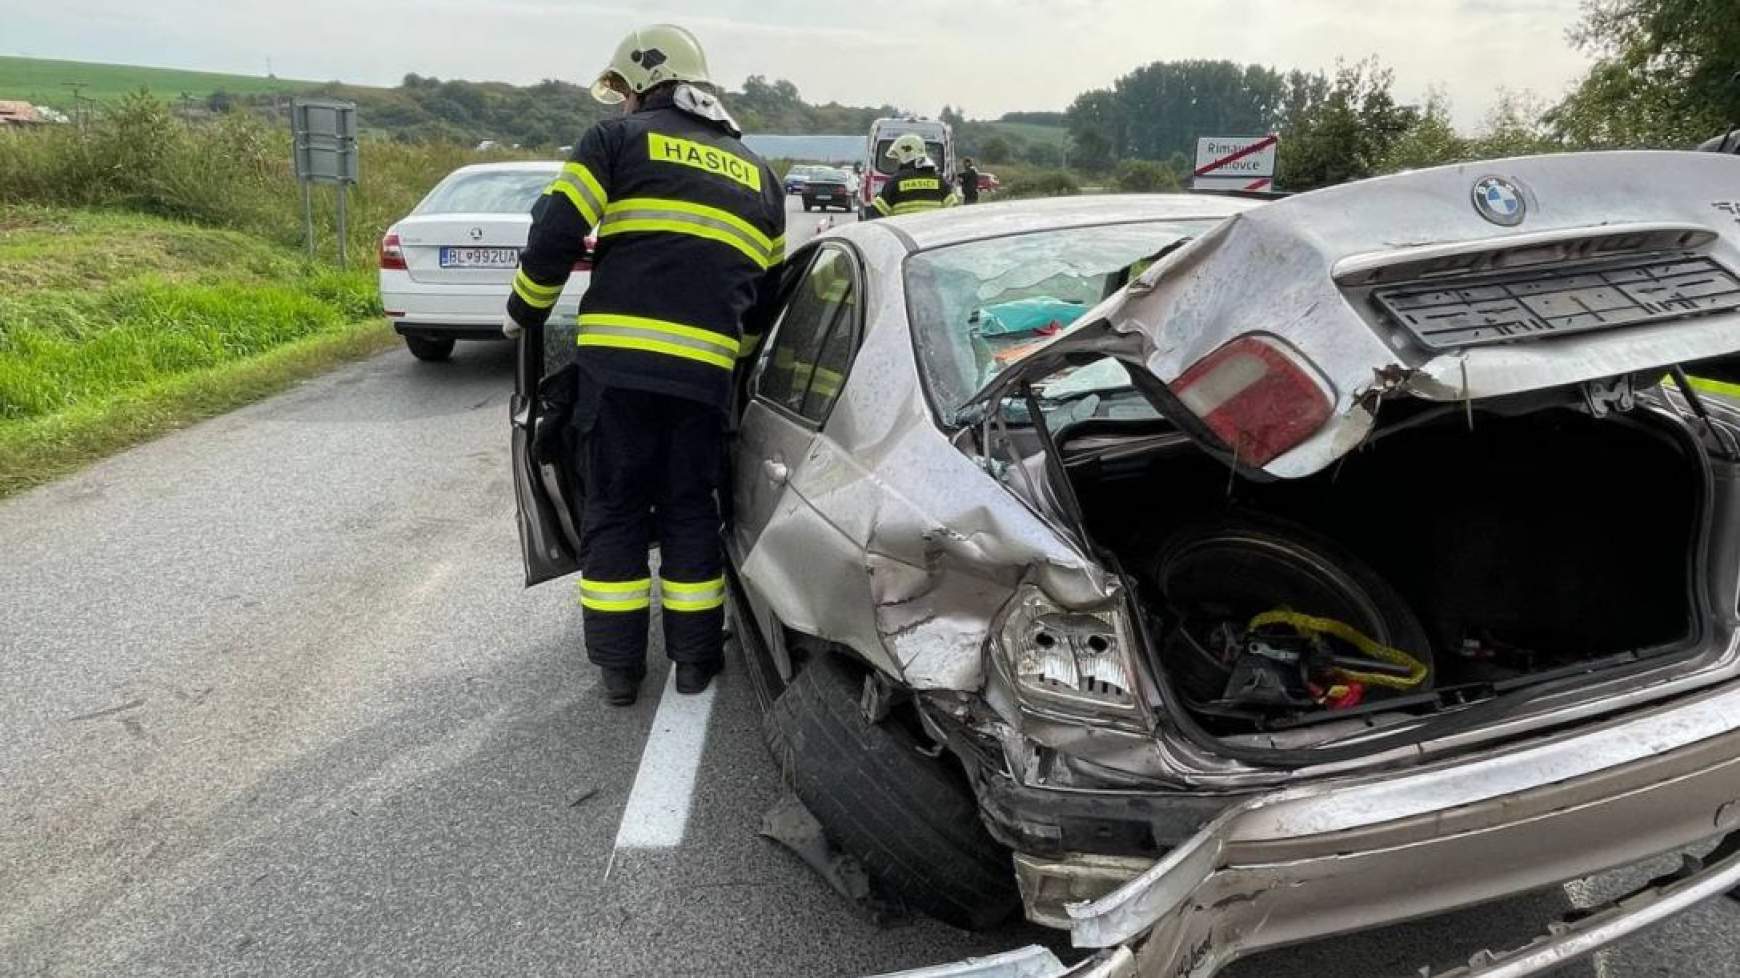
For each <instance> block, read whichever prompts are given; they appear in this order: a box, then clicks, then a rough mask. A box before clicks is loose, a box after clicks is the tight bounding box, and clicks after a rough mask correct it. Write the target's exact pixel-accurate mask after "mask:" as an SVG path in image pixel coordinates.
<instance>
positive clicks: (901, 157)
mask: <svg viewBox="0 0 1740 978" xmlns="http://www.w3.org/2000/svg"><path fill="white" fill-rule="evenodd" d="M928 152H930V150H928V149H926V148H925V145H924V140H923V139H922V138H920V136H919V135H918V133H915V132H909V133H907V134H906V135H904V136H901V137H899V138H897V139H895V140H894V144H893V145H892V146H889V147H888V152H887V154H886V155H887V157H888V158H889V159H891V160H893V161H894V162H896V163H902V164H904V163H917V162H918V161H919V160H922V159H924V157H925V154H926V153H928Z"/></svg>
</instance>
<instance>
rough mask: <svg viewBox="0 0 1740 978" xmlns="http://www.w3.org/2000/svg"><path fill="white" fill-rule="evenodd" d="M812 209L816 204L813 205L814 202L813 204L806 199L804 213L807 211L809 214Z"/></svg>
mask: <svg viewBox="0 0 1740 978" xmlns="http://www.w3.org/2000/svg"><path fill="white" fill-rule="evenodd" d="M812 210H815V205H813V204H811V203H810V202H809V201H807V200H806V201H804V213H805V214H808V213H809V212H810V211H812Z"/></svg>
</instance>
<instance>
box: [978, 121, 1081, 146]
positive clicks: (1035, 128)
mask: <svg viewBox="0 0 1740 978" xmlns="http://www.w3.org/2000/svg"><path fill="white" fill-rule="evenodd" d="M985 125H987V126H989V127H990V128H992V129H995V130H996V131H998V132H1001V133H1005V134H1007V135H1010V136H1018V137H1020V138H1021V139H1024V140H1026V141H1027V142H1029V143H1035V144H1038V145H1041V146H1054V147H1058V148H1060V149H1061V148H1062V147H1063V144H1064V142H1065V141H1067V140H1068V139H1069V130H1068V129H1065V128H1064V127H1062V126H1041V125H1038V124H1035V123H1031V122H987V123H985Z"/></svg>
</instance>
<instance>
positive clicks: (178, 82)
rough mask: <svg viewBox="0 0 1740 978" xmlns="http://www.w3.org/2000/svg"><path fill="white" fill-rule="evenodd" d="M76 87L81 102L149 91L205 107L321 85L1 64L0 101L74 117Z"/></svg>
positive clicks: (31, 62)
mask: <svg viewBox="0 0 1740 978" xmlns="http://www.w3.org/2000/svg"><path fill="white" fill-rule="evenodd" d="M73 84H77V85H79V86H80V88H79V93H80V96H81V97H83V98H87V99H96V100H97V101H110V100H113V99H117V98H120V97H121V96H122V95H126V94H129V93H132V92H137V91H139V90H140V89H145V90H146V91H149V92H150V93H151V94H153V95H155V96H157V97H158V98H160V99H163V100H164V101H166V102H175V101H176V100H178V99H180V98H181V96H182V95H183V94H186V95H188V96H190V97H192V98H195V99H199V100H200V101H204V100H205V99H206V97H207V96H209V95H211V94H212V93H213V92H220V91H221V92H228V93H230V94H232V95H253V94H261V93H270V92H299V91H304V90H306V89H310V88H314V87H316V86H317V85H318V84H320V83H319V82H310V81H293V80H289V79H284V78H262V77H260V76H258V75H224V74H217V73H215V72H209V71H182V70H180V69H177V68H147V67H144V66H142V65H116V64H97V63H93V62H87V61H51V60H48V59H44V58H12V57H4V58H0V99H20V100H23V101H26V102H29V103H31V104H33V105H47V106H52V107H53V108H57V109H60V110H62V111H65V112H68V113H70V112H72V111H73V109H74V108H75V102H76V99H74V97H73V89H72V88H71V87H70V86H71V85H73Z"/></svg>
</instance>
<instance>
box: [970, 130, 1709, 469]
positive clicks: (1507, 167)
mask: <svg viewBox="0 0 1740 978" xmlns="http://www.w3.org/2000/svg"><path fill="white" fill-rule="evenodd" d="M1493 173H1498V174H1500V175H1502V176H1504V177H1506V178H1507V179H1509V180H1510V181H1511V182H1512V183H1514V184H1515V185H1517V186H1519V187H1521V188H1522V189H1523V191H1524V195H1525V197H1526V198H1527V200H1528V202H1529V218H1528V220H1527V221H1526V222H1525V223H1524V224H1522V225H1519V226H1517V227H1513V228H1504V227H1498V226H1495V225H1493V224H1491V223H1489V222H1487V221H1485V220H1482V219H1481V217H1480V216H1479V215H1478V214H1477V213H1476V212H1475V210H1474V209H1473V208H1472V207H1471V206H1469V203H1468V188H1469V187H1470V186H1472V184H1473V183H1474V181H1476V180H1477V179H1479V178H1481V177H1482V176H1486V175H1490V174H1493ZM1737 182H1740V159H1737V158H1734V157H1729V156H1722V155H1716V154H1709V153H1660V152H1648V153H1644V152H1638V153H1575V154H1571V153H1568V154H1562V155H1558V156H1538V157H1527V158H1521V159H1513V160H1499V161H1494V162H1483V163H1471V164H1466V165H1463V166H1449V167H1440V168H1437V169H1432V170H1424V171H1419V172H1415V173H1403V174H1397V175H1395V176H1390V177H1382V178H1378V179H1374V180H1366V181H1361V182H1358V183H1354V184H1347V185H1344V186H1341V187H1335V188H1331V189H1328V190H1320V191H1317V192H1315V193H1310V194H1304V195H1301V196H1299V197H1294V198H1290V199H1287V200H1282V201H1279V202H1276V203H1274V204H1270V205H1268V206H1265V207H1261V208H1257V209H1254V210H1250V211H1246V212H1244V213H1241V214H1238V215H1236V216H1234V217H1232V218H1230V219H1228V220H1226V221H1225V222H1223V223H1222V224H1220V225H1219V226H1217V227H1216V228H1215V229H1214V230H1213V231H1211V232H1209V233H1207V234H1204V235H1202V236H1200V237H1198V238H1197V239H1196V240H1195V241H1193V242H1191V243H1190V244H1189V245H1187V246H1185V247H1183V248H1180V249H1179V250H1178V251H1176V252H1174V253H1173V254H1171V255H1169V256H1167V257H1166V258H1165V259H1163V260H1162V261H1160V262H1157V263H1155V265H1154V267H1153V268H1150V269H1149V270H1148V271H1147V272H1146V273H1145V274H1144V275H1143V276H1142V277H1141V279H1139V280H1138V281H1137V282H1134V283H1132V284H1131V286H1130V288H1129V289H1127V290H1126V291H1124V292H1123V293H1120V294H1119V295H1117V296H1114V297H1112V298H1111V299H1108V300H1107V301H1106V302H1105V303H1103V304H1102V305H1101V306H1099V307H1098V308H1097V309H1095V310H1093V311H1090V312H1088V313H1086V314H1085V315H1083V317H1082V319H1081V323H1083V324H1084V326H1083V327H1082V328H1079V329H1077V330H1075V331H1073V332H1072V334H1070V335H1069V336H1066V337H1065V338H1063V339H1060V340H1058V341H1055V342H1054V343H1053V344H1051V345H1050V346H1049V347H1045V348H1041V349H1040V350H1039V351H1037V352H1036V353H1035V354H1034V355H1032V356H1031V357H1029V358H1028V361H1027V362H1026V363H1025V364H1024V365H1023V366H1024V367H1025V368H1026V369H1025V373H1027V374H1033V373H1044V372H1046V371H1047V370H1049V369H1055V365H1056V362H1057V360H1058V358H1059V357H1060V356H1062V355H1063V354H1064V353H1066V352H1069V351H1070V350H1072V349H1073V350H1078V351H1093V350H1099V351H1100V352H1106V353H1116V354H1118V355H1120V356H1121V357H1124V358H1127V359H1129V360H1130V361H1131V363H1132V364H1135V363H1140V364H1141V365H1143V366H1145V367H1146V369H1147V370H1148V371H1149V372H1150V373H1151V374H1153V376H1155V377H1156V378H1158V379H1159V380H1160V381H1162V382H1167V383H1170V382H1172V381H1174V380H1176V379H1177V378H1178V377H1179V376H1180V375H1182V374H1183V373H1184V371H1185V370H1187V369H1188V368H1189V367H1190V366H1191V365H1192V364H1194V363H1196V362H1197V361H1198V360H1201V359H1202V358H1203V357H1204V356H1206V355H1208V354H1209V353H1211V352H1213V351H1214V350H1215V349H1217V348H1218V347H1220V346H1222V345H1223V344H1225V343H1227V342H1228V341H1230V340H1232V339H1234V338H1236V337H1238V336H1240V335H1243V334H1245V333H1249V332H1252V331H1254V330H1261V331H1265V332H1270V333H1274V334H1276V335H1279V336H1282V337H1284V338H1286V339H1287V340H1288V341H1289V342H1291V343H1292V344H1293V345H1294V346H1295V347H1296V348H1297V349H1299V350H1300V351H1301V352H1302V353H1303V354H1304V355H1305V356H1306V357H1307V358H1308V359H1309V360H1311V361H1312V362H1313V363H1314V364H1315V365H1316V366H1317V367H1318V368H1319V369H1320V370H1321V371H1322V372H1323V374H1324V376H1325V379H1326V380H1327V381H1328V382H1329V385H1330V387H1331V389H1332V392H1333V396H1334V399H1335V406H1334V412H1333V415H1332V417H1331V420H1330V421H1329V423H1327V424H1325V425H1324V426H1323V428H1322V429H1320V430H1319V431H1318V432H1317V433H1316V434H1315V435H1313V436H1312V437H1310V438H1309V439H1307V440H1306V441H1305V442H1303V443H1302V444H1300V445H1299V446H1297V447H1295V448H1294V449H1292V450H1291V451H1289V452H1286V453H1285V454H1283V455H1281V456H1280V457H1278V458H1276V459H1274V460H1273V461H1271V462H1270V463H1268V464H1267V465H1265V466H1264V470H1265V471H1266V472H1267V473H1268V474H1269V475H1272V476H1275V477H1279V478H1299V477H1303V476H1307V475H1310V474H1312V473H1314V472H1317V471H1320V470H1322V469H1323V468H1324V467H1326V466H1327V465H1329V464H1330V463H1331V462H1333V461H1335V460H1336V459H1338V458H1340V457H1341V456H1342V455H1344V454H1346V453H1347V452H1348V451H1351V450H1352V449H1353V448H1354V447H1355V446H1357V445H1358V444H1359V443H1360V442H1361V441H1362V440H1364V438H1365V436H1366V435H1367V434H1369V433H1370V430H1371V427H1372V424H1373V414H1372V409H1371V407H1370V405H1371V403H1372V398H1373V397H1374V396H1376V395H1382V394H1387V393H1390V392H1392V391H1397V390H1399V391H1401V392H1405V393H1407V394H1410V395H1413V396H1415V397H1420V398H1424V399H1427V400H1435V401H1465V400H1472V399H1476V398H1484V397H1494V396H1499V395H1503V394H1510V393H1517V392H1521V391H1527V390H1537V389H1540V388H1542V387H1548V386H1556V385H1562V384H1572V383H1578V382H1581V381H1588V380H1594V379H1598V378H1603V377H1611V376H1613V375H1615V374H1619V373H1625V372H1627V371H1635V370H1642V369H1645V368H1653V367H1661V366H1665V365H1668V364H1673V363H1682V362H1691V361H1695V360H1700V359H1704V358H1708V357H1713V356H1718V355H1722V354H1726V353H1731V352H1733V351H1734V350H1735V348H1736V346H1740V342H1737V341H1736V339H1735V337H1736V336H1737V335H1740V313H1733V312H1729V313H1721V314H1713V315H1708V316H1701V317H1697V318H1693V319H1686V320H1676V321H1671V322H1665V323H1659V324H1655V325H1647V326H1637V327H1633V328H1629V329H1616V330H1610V331H1602V332H1593V333H1586V334H1580V335H1577V336H1564V337H1555V338H1554V339H1553V341H1552V342H1551V343H1547V344H1541V343H1523V344H1514V345H1503V346H1484V347H1473V348H1469V349H1465V350H1459V351H1452V352H1447V353H1442V354H1437V355H1433V354H1431V353H1429V352H1421V351H1419V350H1418V349H1417V348H1412V347H1411V346H1410V344H1409V343H1408V342H1407V341H1406V340H1405V339H1403V338H1401V337H1392V336H1391V333H1390V328H1389V327H1387V326H1386V325H1385V324H1384V323H1383V322H1382V321H1381V319H1380V318H1379V314H1378V313H1377V312H1376V311H1375V310H1374V309H1373V308H1372V307H1371V306H1370V305H1369V304H1368V303H1366V302H1364V301H1363V293H1362V290H1361V289H1360V288H1358V287H1357V286H1350V285H1348V284H1346V282H1345V281H1338V279H1341V280H1347V279H1349V278H1351V277H1354V276H1355V275H1356V273H1359V272H1370V271H1371V270H1372V269H1381V268H1383V267H1385V266H1387V265H1395V264H1402V263H1414V262H1418V261H1419V260H1420V259H1421V257H1422V255H1423V254H1432V253H1436V254H1455V253H1467V252H1481V251H1491V250H1502V249H1509V250H1510V252H1511V254H1512V255H1514V256H1516V257H1517V258H1518V259H1523V258H1533V259H1535V260H1543V259H1544V260H1548V261H1550V260H1552V259H1553V258H1554V257H1556V256H1555V255H1554V254H1553V253H1551V252H1550V251H1548V252H1547V253H1546V254H1544V255H1542V254H1532V253H1534V252H1540V251H1542V250H1543V249H1540V248H1538V247H1530V246H1537V245H1539V244H1540V243H1541V241H1542V239H1543V237H1544V236H1545V237H1557V238H1559V239H1561V240H1562V239H1564V238H1567V237H1573V238H1605V239H1614V238H1621V237H1623V236H1624V235H1625V234H1627V233H1638V232H1641V231H1642V230H1644V229H1652V230H1660V229H1663V228H1677V229H1681V230H1682V231H1684V232H1685V233H1686V234H1687V236H1688V242H1687V244H1686V246H1685V250H1688V251H1692V252H1695V253H1698V254H1703V255H1708V256H1710V257H1713V258H1715V259H1717V260H1718V261H1720V262H1721V263H1722V264H1724V265H1726V266H1727V267H1728V268H1730V269H1740V220H1737V219H1735V218H1734V216H1733V215H1732V214H1730V213H1729V212H1727V211H1725V210H1722V209H1721V208H1720V207H1718V206H1717V205H1718V204H1719V203H1721V202H1723V201H1728V200H1730V199H1731V198H1732V197H1733V196H1734V195H1735V193H1736V190H1735V188H1736V186H1737ZM1253 274H1255V275H1256V276H1258V280H1259V281H1260V282H1261V286H1262V287H1261V288H1253V286H1252V283H1253ZM1021 373H1023V371H1015V370H1012V371H1007V372H1005V375H1004V376H1002V377H999V378H996V379H995V380H994V381H993V382H992V384H991V385H990V386H989V388H988V392H997V391H1002V390H1006V389H1008V387H1009V385H1010V384H1012V383H1014V382H1015V380H1016V378H1017V376H1018V375H1020V374H1021Z"/></svg>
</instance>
